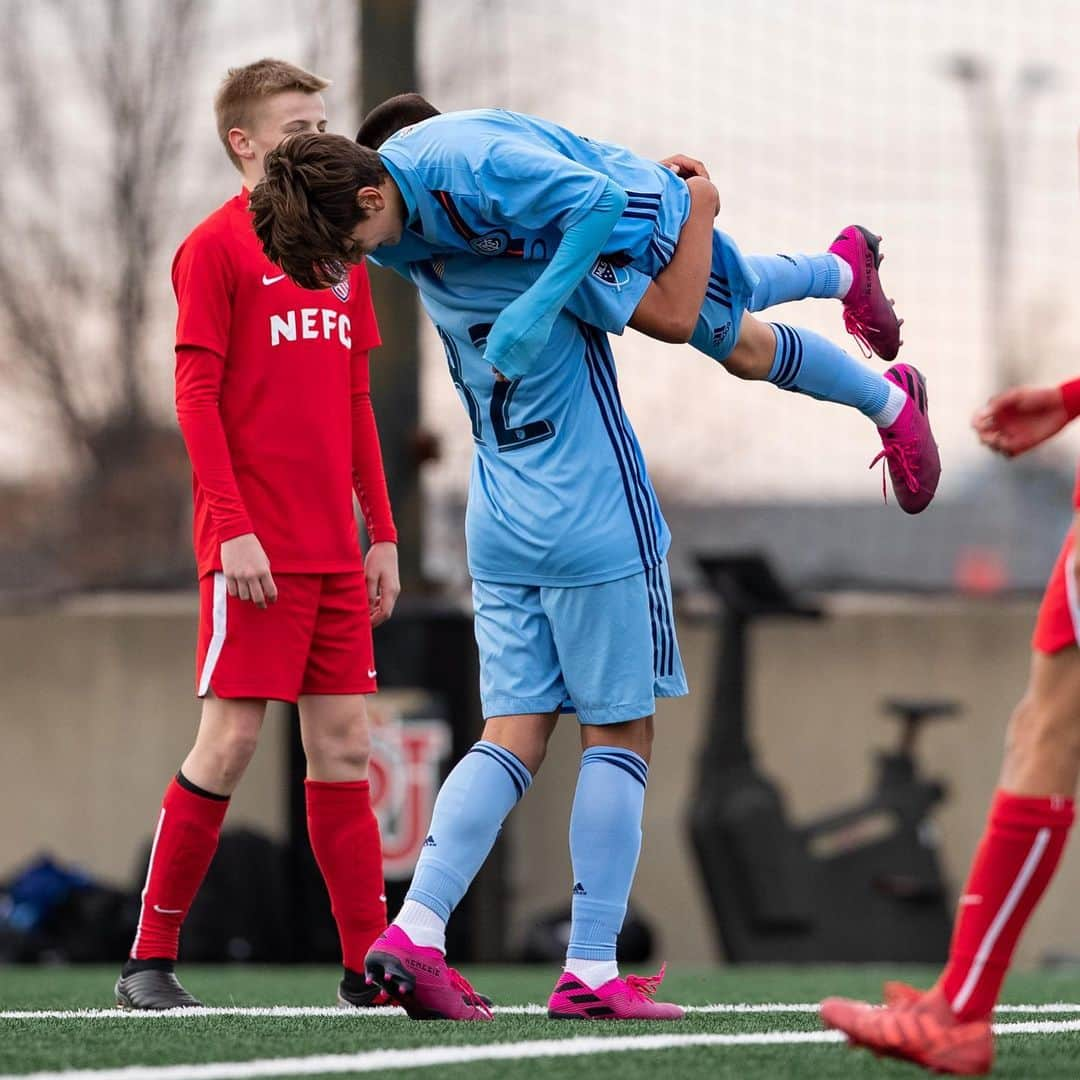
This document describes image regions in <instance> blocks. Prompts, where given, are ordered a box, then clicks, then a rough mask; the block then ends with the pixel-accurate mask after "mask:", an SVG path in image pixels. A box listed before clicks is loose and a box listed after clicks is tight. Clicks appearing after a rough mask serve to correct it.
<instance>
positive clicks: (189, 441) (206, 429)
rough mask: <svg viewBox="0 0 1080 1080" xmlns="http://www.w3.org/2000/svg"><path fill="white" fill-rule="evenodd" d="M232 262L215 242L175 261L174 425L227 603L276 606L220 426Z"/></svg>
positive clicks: (185, 249)
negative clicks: (215, 546)
mask: <svg viewBox="0 0 1080 1080" xmlns="http://www.w3.org/2000/svg"><path fill="white" fill-rule="evenodd" d="M231 275H232V272H231V266H230V264H229V261H228V257H227V255H226V253H225V252H224V251H222V250H221V248H220V246H219V245H217V244H215V243H214V242H213V241H212V240H211V239H207V238H199V237H192V238H189V239H188V240H187V241H185V243H184V244H183V245H181V248H180V250H179V251H178V252H177V254H176V259H175V260H174V261H173V289H174V291H175V292H176V299H177V305H178V308H179V312H178V317H177V323H176V419H177V421H178V423H179V425H180V432H181V434H182V435H183V438H184V444H185V445H186V447H187V452H188V457H189V458H190V459H191V467H192V470H193V471H194V473H195V475H196V477H197V478H198V481H199V487H200V489H201V490H202V492H203V493H204V495H205V496H206V500H207V504H208V506H209V509H210V517H211V520H212V521H213V523H214V530H215V532H216V533H217V537H218V541H219V542H220V544H221V569H222V572H223V573H224V575H225V581H226V586H227V588H228V592H229V595H230V596H238V597H239V598H240V599H241V600H253V601H254V602H255V603H256V604H258V605H259V606H260V607H265V606H266V604H267V603H268V602H270V603H273V601H275V600H276V599H277V586H276V585H275V584H274V579H273V577H272V576H271V573H270V560H269V559H268V558H267V556H266V552H265V551H264V550H263V547H262V545H261V544H260V543H259V540H258V538H257V537H256V536H255V532H254V529H253V528H252V524H251V518H250V517H249V516H248V512H247V509H246V507H245V506H244V500H243V498H242V497H241V495H240V489H239V487H238V486H237V483H236V474H235V472H234V470H233V465H232V458H231V456H230V454H229V444H228V440H227V439H226V437H225V428H224V425H223V424H222V422H221V408H220V403H221V384H222V380H223V378H224V374H225V354H226V350H227V347H228V340H229V323H230V321H231V317H232V276H231Z"/></svg>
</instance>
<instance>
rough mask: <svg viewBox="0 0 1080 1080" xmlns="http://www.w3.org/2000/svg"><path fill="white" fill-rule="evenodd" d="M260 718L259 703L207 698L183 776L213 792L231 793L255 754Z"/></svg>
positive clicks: (260, 708) (260, 704)
mask: <svg viewBox="0 0 1080 1080" xmlns="http://www.w3.org/2000/svg"><path fill="white" fill-rule="evenodd" d="M262 717H263V703H261V702H252V701H246V700H245V701H222V700H219V699H213V700H210V701H207V702H206V704H205V705H204V707H203V717H202V720H201V722H200V724H199V733H198V736H197V737H196V739H195V746H194V747H193V748H192V751H191V753H190V754H189V755H188V757H187V759H186V760H185V761H184V764H183V766H182V771H183V773H184V775H185V776H186V777H187V778H188V779H189V780H191V782H192V783H194V784H197V785H198V786H199V787H203V788H206V789H207V790H208V791H212V792H214V793H215V794H223V795H229V794H231V793H232V792H233V791H234V790H235V788H236V785H237V784H239V783H240V780H241V778H242V777H243V775H244V772H245V771H246V770H247V767H248V765H249V764H250V763H251V759H252V757H254V755H255V749H256V747H257V745H258V742H259V731H260V729H261V727H262Z"/></svg>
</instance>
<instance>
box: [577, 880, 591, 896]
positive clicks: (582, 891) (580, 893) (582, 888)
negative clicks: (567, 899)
mask: <svg viewBox="0 0 1080 1080" xmlns="http://www.w3.org/2000/svg"><path fill="white" fill-rule="evenodd" d="M574 895H575V896H588V895H589V894H588V893H587V892H586V891H585V886H584V885H582V884H581V882H580V881H579V882H577V883H576V884H575V885H574Z"/></svg>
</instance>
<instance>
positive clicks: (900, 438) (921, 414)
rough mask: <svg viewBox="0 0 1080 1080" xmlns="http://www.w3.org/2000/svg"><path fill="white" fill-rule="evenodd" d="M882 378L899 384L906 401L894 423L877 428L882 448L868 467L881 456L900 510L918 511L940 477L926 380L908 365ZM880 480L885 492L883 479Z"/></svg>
mask: <svg viewBox="0 0 1080 1080" xmlns="http://www.w3.org/2000/svg"><path fill="white" fill-rule="evenodd" d="M885 378H886V379H888V380H889V382H891V383H895V384H896V385H897V386H899V387H900V389H901V390H903V391H904V393H905V394H907V396H908V400H907V404H906V405H905V406H904V407H903V409H902V410H901V411H900V415H899V416H898V417H897V418H896V420H894V421H893V423H891V424H890V425H889V426H888V427H887V428H878V434H880V435H881V442H882V445H883V446H884V449H883V450H882V451H881V452H880V453H879V454H878V455H877V457H875V458H874V460H873V461H871V462H870V468H871V469H872V468H873V467H874V466H875V465H876V464H877V463H878V462H879V461H881V460H882V459H883V458H884V460H885V461H886V462H887V463H888V466H889V476H890V478H891V479H892V486H893V492H894V494H895V495H896V501H897V502H898V503H899V504H900V509H901V510H903V511H904V512H905V513H908V514H918V513H921V512H922V511H923V510H925V509H926V508H927V507H928V506H929V505H930V501H931V500H932V499H933V497H934V493H935V492H936V491H937V486H938V480H939V479H940V478H941V458H940V457H939V456H938V448H937V443H936V442H934V433H933V432H932V431H931V430H930V417H929V414H928V413H927V409H926V380H925V379H924V378H923V377H922V374H921V373H920V372H919V371H918V369H917V368H914V367H912V366H911V365H910V364H894V365H893V366H892V367H891V368H889V370H888V371H886V372H885ZM881 483H882V491H884V485H885V480H884V478H882V481H881Z"/></svg>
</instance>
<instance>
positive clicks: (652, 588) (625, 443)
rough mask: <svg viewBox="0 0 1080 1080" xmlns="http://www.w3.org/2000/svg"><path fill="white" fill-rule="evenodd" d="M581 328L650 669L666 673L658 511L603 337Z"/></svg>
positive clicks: (668, 628) (668, 634) (666, 610)
mask: <svg viewBox="0 0 1080 1080" xmlns="http://www.w3.org/2000/svg"><path fill="white" fill-rule="evenodd" d="M584 330H585V359H586V364H587V366H588V370H589V382H590V385H591V386H592V390H593V394H594V396H595V397H596V403H597V406H598V407H599V410H600V417H601V419H602V421H603V423H604V428H605V430H606V431H607V434H608V439H609V440H610V442H611V448H612V450H613V451H614V453H615V461H616V463H617V464H618V466H619V473H620V476H621V478H622V485H623V492H624V493H625V495H626V506H627V510H628V511H629V513H630V522H631V524H632V526H633V529H634V534H635V537H636V539H637V545H638V552H639V554H640V555H641V566H642V569H643V570H644V571H645V574H646V587H647V590H648V595H649V613H650V616H651V621H652V634H653V670H654V671H655V672H656V674H657V675H658V676H660V675H670V674H672V672H673V670H674V658H675V633H674V630H673V628H672V618H671V607H670V604H669V602H668V597H667V589H666V588H665V587H664V583H663V576H662V571H661V570H660V565H661V563H662V562H663V555H662V553H661V551H660V538H659V536H658V535H657V529H656V518H657V516H658V514H659V510H658V508H657V507H656V498H655V496H654V495H653V493H652V489H651V488H650V487H649V485H648V483H647V482H646V480H645V478H644V476H643V475H642V470H641V466H640V463H639V461H638V458H637V454H636V453H635V452H634V439H633V436H632V435H631V434H630V429H629V425H628V423H627V420H626V414H625V413H624V412H623V408H622V400H621V398H620V396H619V384H618V378H617V376H616V373H615V361H614V358H613V357H612V355H611V349H610V347H609V345H608V341H607V337H606V335H604V334H603V333H601V332H600V331H599V330H596V329H594V328H592V327H584Z"/></svg>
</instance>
